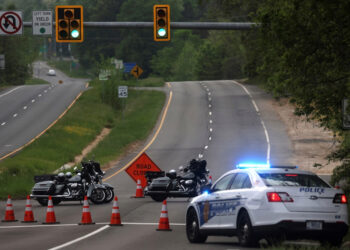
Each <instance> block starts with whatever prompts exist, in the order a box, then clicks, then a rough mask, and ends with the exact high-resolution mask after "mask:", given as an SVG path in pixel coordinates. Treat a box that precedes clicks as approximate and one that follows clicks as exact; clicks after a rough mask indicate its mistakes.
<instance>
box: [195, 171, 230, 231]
mask: <svg viewBox="0 0 350 250" xmlns="http://www.w3.org/2000/svg"><path fill="white" fill-rule="evenodd" d="M234 175H235V174H234V173H232V174H228V175H224V176H223V177H221V178H220V179H219V180H218V181H217V182H216V183H215V184H214V185H213V187H212V188H211V192H210V193H209V194H208V195H206V196H205V197H204V198H203V200H202V201H200V202H199V203H198V207H199V213H200V216H199V217H200V218H199V220H200V225H201V228H207V229H209V228H218V227H220V226H221V223H222V221H221V217H222V214H221V213H222V204H223V203H222V202H221V200H220V197H221V193H222V192H226V191H227V187H228V186H229V184H230V183H231V181H232V178H233V177H234Z"/></svg>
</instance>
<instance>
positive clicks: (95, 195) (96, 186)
mask: <svg viewBox="0 0 350 250" xmlns="http://www.w3.org/2000/svg"><path fill="white" fill-rule="evenodd" d="M74 172H75V175H74V176H73V175H72V173H71V172H67V173H66V174H64V173H59V174H57V175H39V176H34V181H35V185H34V187H33V189H32V194H31V197H32V198H34V199H36V200H37V201H38V202H39V203H40V204H41V205H43V206H46V205H47V202H48V196H49V195H51V197H52V201H53V203H54V205H57V204H59V203H60V202H61V201H82V200H84V196H85V195H86V196H87V197H88V198H89V200H91V201H92V202H93V203H95V204H101V203H104V202H105V200H106V192H105V190H106V187H105V186H103V185H101V184H100V183H98V181H96V180H98V178H99V177H98V176H97V174H96V173H97V172H96V171H95V170H94V164H92V162H91V161H89V162H81V168H80V169H78V168H77V167H75V168H74ZM113 196H114V194H113ZM112 199H113V198H112Z"/></svg>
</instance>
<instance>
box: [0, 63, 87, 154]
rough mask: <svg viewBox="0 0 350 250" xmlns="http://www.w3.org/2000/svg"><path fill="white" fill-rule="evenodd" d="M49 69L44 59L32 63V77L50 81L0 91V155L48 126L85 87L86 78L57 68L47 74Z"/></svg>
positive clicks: (11, 150)
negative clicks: (73, 77)
mask: <svg viewBox="0 0 350 250" xmlns="http://www.w3.org/2000/svg"><path fill="white" fill-rule="evenodd" d="M48 70H49V67H48V66H47V65H46V64H45V63H43V62H38V63H36V64H35V65H34V75H35V77H39V78H42V79H44V80H46V81H48V82H50V84H44V85H23V86H17V87H13V88H10V89H7V90H5V91H3V92H1V93H0V107H1V108H0V159H1V158H3V157H4V156H6V155H8V154H9V153H11V152H13V151H15V150H16V149H18V148H20V147H21V146H23V145H25V144H26V143H28V142H30V141H31V140H32V139H33V138H35V137H36V136H37V135H39V134H40V133H41V132H42V131H43V130H45V129H46V128H47V127H49V125H50V124H51V123H53V122H54V121H55V120H56V119H57V118H58V117H59V116H60V115H61V114H62V113H63V112H64V111H65V110H66V109H67V107H68V106H69V105H70V104H71V103H72V102H73V100H74V99H75V98H76V97H77V95H78V94H79V93H80V92H81V91H83V90H84V89H85V84H86V80H84V79H71V78H68V77H67V76H66V75H64V74H63V73H62V72H59V71H57V74H56V76H47V72H48ZM59 80H61V81H63V84H59V83H58V82H59Z"/></svg>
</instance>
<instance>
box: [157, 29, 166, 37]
mask: <svg viewBox="0 0 350 250" xmlns="http://www.w3.org/2000/svg"><path fill="white" fill-rule="evenodd" d="M158 36H161V37H164V36H166V30H165V29H164V28H161V29H159V30H158Z"/></svg>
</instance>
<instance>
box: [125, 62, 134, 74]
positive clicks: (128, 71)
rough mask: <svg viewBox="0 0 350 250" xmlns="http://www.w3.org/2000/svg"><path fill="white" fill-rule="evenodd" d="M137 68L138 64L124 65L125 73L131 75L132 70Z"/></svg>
mask: <svg viewBox="0 0 350 250" xmlns="http://www.w3.org/2000/svg"><path fill="white" fill-rule="evenodd" d="M135 66H136V63H134V62H132V63H124V73H130V72H131V70H132V69H133V68H134V67H135Z"/></svg>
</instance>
